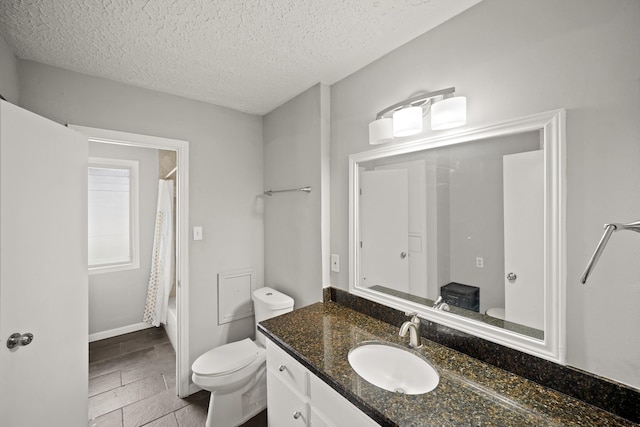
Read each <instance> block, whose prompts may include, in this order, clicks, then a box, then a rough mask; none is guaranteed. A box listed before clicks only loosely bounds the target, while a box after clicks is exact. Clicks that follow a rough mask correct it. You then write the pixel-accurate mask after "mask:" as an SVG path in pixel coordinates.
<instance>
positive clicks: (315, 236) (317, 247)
mask: <svg viewBox="0 0 640 427" xmlns="http://www.w3.org/2000/svg"><path fill="white" fill-rule="evenodd" d="M327 92H328V88H327V87H326V86H323V85H320V84H318V85H316V86H314V87H312V88H311V89H308V90H307V91H305V92H303V93H302V94H300V95H298V96H297V97H295V98H294V99H292V100H290V101H289V102H287V103H285V104H284V105H282V106H280V107H278V108H276V109H275V110H273V111H272V112H270V113H269V114H267V115H266V116H264V187H265V190H268V189H273V190H279V189H289V188H298V187H303V186H307V185H309V186H311V188H312V191H311V193H308V194H307V193H297V192H292V193H279V194H274V195H273V196H271V197H269V196H265V197H264V227H265V248H264V253H265V279H266V284H267V286H271V287H273V288H275V289H278V290H280V291H282V292H284V293H286V294H288V295H290V296H291V297H293V299H294V300H295V306H296V307H303V306H305V305H308V304H311V303H314V302H318V301H321V300H322V283H323V281H322V269H323V259H322V257H323V250H322V228H321V222H322V206H321V205H322V188H323V185H322V163H323V156H322V151H323V144H324V145H328V140H327V139H326V137H325V135H323V127H324V126H326V123H324V124H323V114H322V110H323V103H325V104H326V103H328V97H327ZM325 121H326V120H325ZM324 252H326V251H324Z"/></svg>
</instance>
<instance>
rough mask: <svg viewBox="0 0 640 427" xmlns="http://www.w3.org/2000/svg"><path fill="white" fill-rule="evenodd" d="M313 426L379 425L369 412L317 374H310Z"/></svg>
mask: <svg viewBox="0 0 640 427" xmlns="http://www.w3.org/2000/svg"><path fill="white" fill-rule="evenodd" d="M309 401H310V403H311V407H312V412H311V425H312V426H314V427H315V426H334V427H342V426H358V427H360V426H377V425H378V424H377V423H376V422H375V421H373V420H372V419H371V418H369V416H368V415H367V414H365V413H364V412H362V411H361V410H360V409H358V408H357V407H356V406H355V405H353V404H352V403H351V402H349V401H348V400H347V399H345V398H344V397H342V396H341V395H340V394H339V393H338V392H337V391H335V390H334V389H332V388H331V387H329V386H328V385H327V384H326V383H325V382H323V381H322V380H321V379H320V378H318V377H316V376H315V375H309Z"/></svg>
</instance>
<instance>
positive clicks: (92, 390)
mask: <svg viewBox="0 0 640 427" xmlns="http://www.w3.org/2000/svg"><path fill="white" fill-rule="evenodd" d="M121 385H122V381H121V379H120V371H115V372H111V373H109V374H105V375H100V376H99V377H94V378H91V379H90V380H89V397H91V396H95V395H97V394H100V393H104V392H105V391H109V390H113V389H114V388H118V387H120V386H121Z"/></svg>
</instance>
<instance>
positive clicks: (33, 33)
mask: <svg viewBox="0 0 640 427" xmlns="http://www.w3.org/2000/svg"><path fill="white" fill-rule="evenodd" d="M479 1H480V0H189V1H187V0H0V34H2V36H3V37H4V38H5V40H6V41H7V43H8V44H9V45H10V46H11V47H12V48H13V50H14V53H15V54H16V56H18V57H19V58H23V59H29V60H33V61H38V62H42V63H45V64H50V65H55V66H58V67H62V68H66V69H69V70H74V71H79V72H81V73H85V74H90V75H94V76H100V77H105V78H108V79H112V80H115V81H119V82H123V83H128V84H132V85H135V86H141V87H144V88H148V89H154V90H158V91H162V92H166V93H171V94H174V95H180V96H185V97H188V98H192V99H197V100H201V101H206V102H210V103H213V104H217V105H222V106H225V107H229V108H233V109H236V110H240V111H245V112H249V113H254V114H260V115H262V114H265V113H268V112H269V111H271V110H273V109H274V108H276V107H278V106H279V105H281V104H282V103H284V102H285V101H287V100H289V99H291V98H293V97H294V96H296V95H297V94H299V93H301V92H303V91H304V90H306V89H308V88H309V87H311V86H313V85H314V84H316V83H318V82H322V83H325V84H329V85H330V84H333V83H335V82H337V81H339V80H340V79H342V78H344V77H346V76H348V75H349V74H351V73H353V72H354V71H357V70H358V69H360V68H362V67H364V66H365V65H367V64H369V63H371V62H373V61H374V60H376V59H378V58H380V57H381V56H383V55H385V54H386V53H388V52H390V51H392V50H394V49H395V48H397V47H399V46H401V45H403V44H405V43H406V42H408V41H410V40H412V39H414V38H415V37H417V36H419V35H421V34H423V33H425V32H426V31H428V30H430V29H432V28H434V27H435V26H437V25H439V24H441V23H442V22H444V21H446V20H447V19H449V18H451V17H453V16H455V15H457V14H458V13H460V12H462V11H463V10H465V9H467V8H469V7H471V6H472V5H474V4H476V3H478V2H479Z"/></svg>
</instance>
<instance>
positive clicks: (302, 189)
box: [264, 186, 311, 196]
mask: <svg viewBox="0 0 640 427" xmlns="http://www.w3.org/2000/svg"><path fill="white" fill-rule="evenodd" d="M290 191H302V192H305V193H311V187H309V186H307V187H300V188H290V189H288V190H267V191H265V192H264V194H265V195H266V196H271V195H272V194H274V193H288V192H290Z"/></svg>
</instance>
